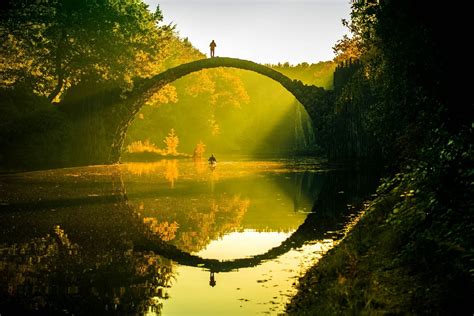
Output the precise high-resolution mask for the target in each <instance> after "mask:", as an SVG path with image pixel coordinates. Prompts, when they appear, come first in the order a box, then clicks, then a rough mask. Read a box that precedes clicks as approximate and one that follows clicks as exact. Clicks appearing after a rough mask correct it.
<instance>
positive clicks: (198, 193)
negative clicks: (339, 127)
mask: <svg viewBox="0 0 474 316" xmlns="http://www.w3.org/2000/svg"><path fill="white" fill-rule="evenodd" d="M375 184H376V183H375V181H374V177H371V176H369V175H367V174H363V173H360V172H359V173H355V172H345V171H341V170H335V169H328V168H327V167H323V165H321V164H320V163H319V161H318V160H317V159H297V160H288V159H281V160H265V161H264V160H261V161H255V160H240V161H220V162H219V163H218V165H217V166H216V167H215V168H211V167H209V166H208V165H207V163H204V162H193V161H188V160H162V161H158V162H154V163H126V164H121V165H113V166H90V167H81V168H67V169H56V170H47V171H37V172H27V173H16V174H4V175H1V176H0V192H1V194H0V287H1V292H0V295H1V298H0V314H1V315H2V316H3V315H10V314H13V313H14V314H17V315H20V314H26V313H32V312H39V313H42V314H64V315H67V314H69V315H70V314H75V315H77V314H81V315H91V314H127V315H130V314H132V315H134V314H137V315H257V314H272V315H275V314H278V313H281V312H283V311H284V308H285V304H286V303H287V301H288V300H289V297H291V296H292V295H294V294H295V283H296V282H297V280H298V277H299V276H301V275H302V274H303V273H304V272H305V271H306V270H307V269H308V268H309V267H310V266H312V265H313V264H314V263H315V262H317V260H318V259H319V258H321V256H323V255H324V253H325V252H326V251H328V250H329V249H330V248H331V247H333V245H334V243H335V241H336V240H337V239H338V238H340V237H341V236H342V234H343V229H344V227H345V226H346V224H347V223H348V222H350V221H351V220H352V218H353V217H354V216H355V210H356V208H357V207H358V206H359V205H360V204H361V203H362V201H363V199H364V198H365V197H367V196H368V195H370V193H371V192H372V190H373V188H374V187H375Z"/></svg>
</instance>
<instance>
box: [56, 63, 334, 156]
mask: <svg viewBox="0 0 474 316" xmlns="http://www.w3.org/2000/svg"><path fill="white" fill-rule="evenodd" d="M218 67H229V68H238V69H243V70H249V71H253V72H256V73H258V74H261V75H263V76H266V77H268V78H271V79H273V80H275V81H277V82H278V83H280V84H281V85H282V86H283V88H285V89H286V90H288V91H289V92H290V93H291V94H293V95H294V96H295V98H296V99H297V100H298V101H299V102H300V103H301V104H302V105H303V106H304V107H305V109H306V111H307V112H308V114H309V116H310V117H311V119H312V120H313V121H314V120H315V117H316V115H317V109H318V108H319V107H320V105H321V103H323V102H325V100H326V98H325V96H326V94H327V91H326V90H324V89H323V88H320V87H316V86H312V85H305V84H303V83H302V82H301V81H299V80H292V79H290V78H288V77H287V76H285V75H283V74H282V73H280V72H278V71H276V70H274V69H272V68H270V67H267V66H264V65H261V64H257V63H254V62H252V61H248V60H242V59H236V58H229V57H216V58H208V59H201V60H196V61H193V62H190V63H186V64H182V65H180V66H177V67H174V68H171V69H168V70H166V71H164V72H162V73H160V74H158V75H156V76H154V77H151V78H148V79H143V80H141V81H139V82H137V83H135V88H134V89H133V90H132V91H131V92H129V93H127V94H126V95H125V96H122V97H119V95H120V93H118V92H117V89H116V88H115V95H116V96H117V97H116V98H115V99H110V98H109V97H108V95H110V92H111V90H112V89H109V90H108V91H104V90H102V91H100V92H97V93H94V92H91V91H88V90H87V88H86V89H84V88H83V91H82V92H80V93H77V92H76V95H77V97H76V100H81V101H80V102H77V101H74V92H73V93H72V96H66V98H65V102H64V103H65V106H64V107H63V108H65V109H66V112H70V113H71V114H72V115H71V118H72V119H73V120H79V121H82V122H83V123H82V127H77V128H76V130H77V131H81V133H82V130H86V131H85V132H84V134H89V138H90V139H92V142H91V143H88V144H74V145H73V147H75V149H76V151H77V154H73V156H74V157H75V158H77V159H79V160H81V159H80V158H79V157H80V156H81V154H82V157H83V159H82V161H80V162H79V163H80V164H104V163H116V162H118V161H119V160H120V154H121V151H122V147H123V143H124V140H125V136H126V133H127V130H128V127H129V126H130V124H131V123H132V121H133V119H134V118H135V115H136V114H137V113H138V112H139V111H140V109H141V107H142V106H143V105H144V104H145V102H146V101H147V99H149V98H150V97H151V96H152V95H153V94H154V93H155V92H156V91H158V90H159V89H161V88H162V87H164V86H165V85H167V84H169V83H172V82H173V81H175V80H177V79H179V78H181V77H184V76H186V75H188V74H191V73H193V72H197V71H200V70H203V69H211V68H218ZM107 94H108V95H107ZM84 95H85V97H84ZM101 100H102V101H101ZM101 102H102V103H101ZM68 103H69V104H68ZM71 103H81V105H82V108H84V107H86V108H88V109H89V110H88V111H86V112H87V115H86V116H88V117H89V118H90V117H94V120H95V121H94V120H93V121H94V122H92V123H91V120H90V119H89V120H86V119H85V118H84V115H82V117H81V115H80V114H79V113H78V112H77V110H75V109H77V108H81V106H77V104H74V105H73V104H71ZM98 103H99V104H98ZM71 105H73V106H71ZM92 112H99V113H92ZM78 117H79V119H78ZM84 122H87V123H84ZM94 126H95V127H94ZM87 130H89V132H87ZM85 136H86V137H87V135H85ZM79 138H80V137H79ZM84 147H90V148H84ZM99 147H101V148H99ZM104 147H106V148H104ZM79 148H80V150H81V151H82V152H81V153H79ZM73 151H74V148H73Z"/></svg>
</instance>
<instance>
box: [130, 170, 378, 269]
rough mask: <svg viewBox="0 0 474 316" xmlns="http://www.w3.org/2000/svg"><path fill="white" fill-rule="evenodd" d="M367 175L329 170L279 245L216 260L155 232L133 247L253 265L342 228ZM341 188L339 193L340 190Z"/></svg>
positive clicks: (192, 260)
mask: <svg viewBox="0 0 474 316" xmlns="http://www.w3.org/2000/svg"><path fill="white" fill-rule="evenodd" d="M371 180H372V178H371V177H370V176H369V177H360V175H349V176H348V175H347V174H346V173H345V172H332V173H329V174H328V175H327V180H326V183H325V185H324V186H323V189H322V191H321V193H320V195H319V199H318V201H316V203H315V205H314V206H313V211H312V212H311V213H309V214H308V216H307V218H306V219H305V221H304V222H303V223H302V224H301V225H300V226H299V227H298V229H297V230H296V231H295V232H293V233H292V234H291V236H290V237H288V238H287V239H286V240H285V241H283V242H282V243H281V244H280V245H279V246H277V247H274V248H271V249H270V250H268V251H267V252H265V253H263V254H259V255H255V256H251V257H246V258H241V259H234V260H225V261H220V260H217V259H208V258H202V257H200V256H197V255H193V254H190V253H188V252H185V251H183V250H181V249H179V248H178V247H176V246H174V245H171V244H169V243H166V242H163V241H161V240H160V239H159V238H157V237H155V236H150V235H149V236H147V237H145V238H140V239H139V240H135V241H134V250H136V251H153V252H154V253H155V254H158V255H160V256H163V257H166V258H168V259H171V260H173V261H175V262H177V263H179V264H181V265H186V266H193V267H199V268H203V269H209V270H210V271H212V272H230V271H234V270H238V269H242V268H249V267H255V266H258V265H260V264H261V263H263V262H265V261H268V260H272V259H275V258H277V257H279V256H281V255H283V254H285V253H287V252H289V251H291V250H293V249H297V248H300V247H302V246H303V245H304V244H306V243H307V242H309V241H318V240H323V239H327V238H331V237H334V236H330V234H328V233H329V232H331V233H332V234H334V233H333V232H334V231H338V230H340V229H342V228H343V226H344V225H345V223H346V222H347V220H348V219H347V217H348V216H349V215H350V214H351V212H352V211H353V210H351V209H350V206H351V205H354V206H356V207H357V205H358V204H360V203H361V202H362V199H363V198H364V197H365V196H366V195H367V194H369V193H370V192H372V190H371V189H373V188H372V185H371ZM342 192H343V193H342Z"/></svg>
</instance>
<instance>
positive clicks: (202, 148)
mask: <svg viewBox="0 0 474 316" xmlns="http://www.w3.org/2000/svg"><path fill="white" fill-rule="evenodd" d="M205 152H206V145H205V144H204V143H203V142H202V140H200V141H199V143H197V144H196V147H195V148H194V152H193V159H196V160H199V159H202V156H203V155H204V153H205Z"/></svg>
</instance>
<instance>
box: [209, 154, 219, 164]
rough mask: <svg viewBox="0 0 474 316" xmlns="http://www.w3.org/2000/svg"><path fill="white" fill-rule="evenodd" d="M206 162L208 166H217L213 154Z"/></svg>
mask: <svg viewBox="0 0 474 316" xmlns="http://www.w3.org/2000/svg"><path fill="white" fill-rule="evenodd" d="M207 161H209V164H210V165H215V164H217V159H216V157H214V154H212V155H211V157H209V159H208V160H207Z"/></svg>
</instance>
